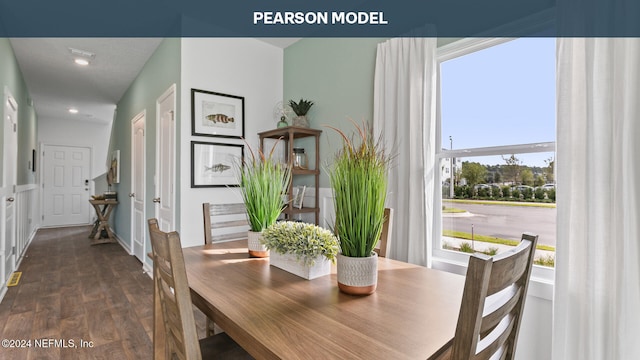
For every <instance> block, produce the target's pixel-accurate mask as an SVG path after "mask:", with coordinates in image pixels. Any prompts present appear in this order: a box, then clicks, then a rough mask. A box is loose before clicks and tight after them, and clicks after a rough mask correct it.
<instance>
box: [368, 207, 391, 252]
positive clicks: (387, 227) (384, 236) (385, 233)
mask: <svg viewBox="0 0 640 360" xmlns="http://www.w3.org/2000/svg"><path fill="white" fill-rule="evenodd" d="M392 230H393V209H391V208H385V209H384V224H382V233H381V234H380V241H378V245H377V246H376V248H375V249H373V250H374V251H375V252H377V253H378V256H380V257H387V252H389V245H390V244H391V243H390V242H389V238H390V237H391V232H392Z"/></svg>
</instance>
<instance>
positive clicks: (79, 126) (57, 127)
mask: <svg viewBox="0 0 640 360" xmlns="http://www.w3.org/2000/svg"><path fill="white" fill-rule="evenodd" d="M114 109H115V105H114ZM110 136H111V124H110V123H109V124H104V123H97V122H85V121H79V120H62V119H38V143H39V144H45V145H64V146H82V147H89V148H91V178H94V177H96V176H98V175H100V174H103V173H105V172H106V171H107V151H108V148H109V137H110Z"/></svg>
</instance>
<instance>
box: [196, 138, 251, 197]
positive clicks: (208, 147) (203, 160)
mask: <svg viewBox="0 0 640 360" xmlns="http://www.w3.org/2000/svg"><path fill="white" fill-rule="evenodd" d="M243 160H244V145H241V144H224V143H212V142H204V141H192V142H191V187H192V188H206V187H229V186H239V185H240V184H239V182H238V178H237V176H236V173H235V171H236V169H234V166H236V164H238V163H239V164H242V166H244V163H243Z"/></svg>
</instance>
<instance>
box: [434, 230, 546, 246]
mask: <svg viewBox="0 0 640 360" xmlns="http://www.w3.org/2000/svg"><path fill="white" fill-rule="evenodd" d="M442 235H443V236H448V237H452V238H458V239H465V240H471V234H470V233H466V232H461V231H453V230H443V231H442ZM473 240H475V241H482V242H486V243H491V244H501V245H510V246H517V245H518V243H520V241H518V240H510V239H501V238H497V237H492V236H485V235H475V234H474V236H473ZM536 249H538V250H547V251H556V248H555V247H553V246H549V245H538V246H536Z"/></svg>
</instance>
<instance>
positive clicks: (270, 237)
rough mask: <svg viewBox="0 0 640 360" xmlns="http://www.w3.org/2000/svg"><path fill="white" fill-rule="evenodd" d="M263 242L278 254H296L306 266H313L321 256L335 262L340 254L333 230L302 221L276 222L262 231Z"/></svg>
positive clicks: (299, 260) (298, 259)
mask: <svg viewBox="0 0 640 360" xmlns="http://www.w3.org/2000/svg"><path fill="white" fill-rule="evenodd" d="M261 242H262V244H264V246H265V247H266V248H267V249H269V250H273V251H275V252H277V253H278V254H283V255H284V254H293V255H295V256H296V259H297V261H298V262H300V263H301V264H303V265H305V266H313V265H314V264H315V261H316V258H318V257H319V256H324V257H325V258H327V260H330V261H332V262H334V261H335V259H336V255H337V254H338V239H337V238H336V236H335V235H334V234H333V233H332V232H331V231H329V230H327V229H323V228H321V227H319V226H316V225H313V224H307V223H301V222H294V221H279V222H276V223H275V224H273V225H271V226H269V227H268V228H266V229H265V230H264V231H263V232H262V240H261Z"/></svg>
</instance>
